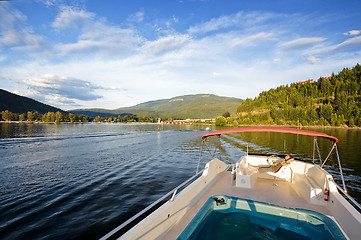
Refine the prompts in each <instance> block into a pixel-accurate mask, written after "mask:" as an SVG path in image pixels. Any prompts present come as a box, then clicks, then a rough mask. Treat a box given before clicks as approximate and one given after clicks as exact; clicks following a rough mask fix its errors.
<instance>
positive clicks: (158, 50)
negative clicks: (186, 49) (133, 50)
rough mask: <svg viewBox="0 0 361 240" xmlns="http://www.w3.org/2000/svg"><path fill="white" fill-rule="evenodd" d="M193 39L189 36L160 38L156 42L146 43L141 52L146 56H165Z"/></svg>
mask: <svg viewBox="0 0 361 240" xmlns="http://www.w3.org/2000/svg"><path fill="white" fill-rule="evenodd" d="M190 40H191V39H190V37H189V36H188V35H185V34H183V35H169V36H166V37H162V38H159V39H157V40H155V41H148V42H145V43H144V45H143V46H142V47H141V51H142V52H144V53H146V54H151V55H157V54H165V53H167V52H171V51H174V50H177V49H179V48H181V47H182V46H184V45H185V44H186V43H187V42H189V41H190Z"/></svg>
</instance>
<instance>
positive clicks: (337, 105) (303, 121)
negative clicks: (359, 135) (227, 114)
mask: <svg viewBox="0 0 361 240" xmlns="http://www.w3.org/2000/svg"><path fill="white" fill-rule="evenodd" d="M237 115H238V119H237V121H238V123H239V124H277V125H305V126H306V125H323V126H329V125H331V126H346V125H347V126H350V127H355V126H358V127H361V66H360V65H359V64H357V65H356V66H355V67H354V68H352V69H347V68H345V69H343V70H342V71H341V72H339V73H338V74H337V75H335V74H332V76H330V77H326V78H320V79H318V81H311V80H310V81H305V82H301V83H294V84H291V85H289V86H288V85H286V86H280V87H278V88H276V89H271V90H269V91H266V92H262V93H260V94H259V95H258V97H256V98H255V99H247V100H245V101H244V102H243V103H242V104H241V105H240V106H239V107H238V109H237Z"/></svg>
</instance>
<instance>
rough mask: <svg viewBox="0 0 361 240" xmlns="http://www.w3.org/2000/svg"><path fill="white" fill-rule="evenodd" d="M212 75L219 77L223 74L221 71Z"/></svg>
mask: <svg viewBox="0 0 361 240" xmlns="http://www.w3.org/2000/svg"><path fill="white" fill-rule="evenodd" d="M212 75H213V77H219V76H221V74H220V73H219V72H213V73H212Z"/></svg>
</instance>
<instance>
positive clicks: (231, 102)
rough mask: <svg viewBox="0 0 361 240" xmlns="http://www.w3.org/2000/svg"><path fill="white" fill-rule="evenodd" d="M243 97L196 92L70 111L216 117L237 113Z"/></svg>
mask: <svg viewBox="0 0 361 240" xmlns="http://www.w3.org/2000/svg"><path fill="white" fill-rule="evenodd" d="M242 101H243V100H242V99H239V98H231V97H221V96H217V95H213V94H195V95H184V96H177V97H173V98H169V99H162V100H155V101H149V102H145V103H141V104H137V105H135V106H132V107H126V108H118V109H114V110H108V109H99V108H96V109H75V110H71V111H69V112H71V113H75V114H84V115H89V114H91V115H97V114H98V115H99V114H104V113H106V114H113V115H120V114H123V115H124V114H129V115H136V116H138V117H155V118H158V117H159V118H162V119H168V118H173V119H187V118H192V119H195V118H202V119H206V118H215V117H217V116H221V115H222V114H223V113H225V112H227V111H228V112H230V113H231V114H235V113H236V111H237V107H238V106H239V105H240V104H241V103H242Z"/></svg>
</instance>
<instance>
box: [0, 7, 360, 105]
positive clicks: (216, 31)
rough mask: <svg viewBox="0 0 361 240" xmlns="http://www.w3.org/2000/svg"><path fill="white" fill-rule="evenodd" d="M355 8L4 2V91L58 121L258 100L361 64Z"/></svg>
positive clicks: (0, 45) (0, 31) (0, 80)
mask: <svg viewBox="0 0 361 240" xmlns="http://www.w3.org/2000/svg"><path fill="white" fill-rule="evenodd" d="M360 12H361V1H359V0H357V1H356V0H355V1H349V0H345V1H314V0H313V1H310V0H303V1H299V0H297V1H296V0H288V1H286V0H279V1H277V0H276V1H269V0H267V1H241V0H178V1H176V0H175V1H172V0H167V1H165V0H163V1H156V0H153V1H150V0H117V1H116V0H113V1H112V0H108V1H99V0H98V1H93V0H79V1H68V0H32V1H30V0H14V1H0V88H2V89H5V90H8V91H11V92H14V93H17V94H20V95H23V96H28V97H31V98H34V99H36V100H39V101H41V102H44V103H47V104H50V105H53V106H56V107H60V108H62V109H64V110H69V109H75V108H95V107H99V108H107V109H115V108H119V107H127V106H132V105H135V104H138V103H141V102H145V101H150V100H157V99H165V98H171V97H175V96H180V95H186V94H198V93H210V94H216V95H220V96H228V97H237V98H243V99H244V98H253V97H256V96H257V95H258V94H259V93H260V92H262V91H266V90H269V89H270V88H274V87H277V86H279V85H285V84H290V83H293V82H298V81H304V80H307V79H311V78H315V79H317V78H319V77H320V76H329V75H331V73H332V72H335V73H338V72H339V71H341V70H342V69H343V68H344V67H348V68H352V67H353V66H355V65H356V64H357V63H361V13H360Z"/></svg>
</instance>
